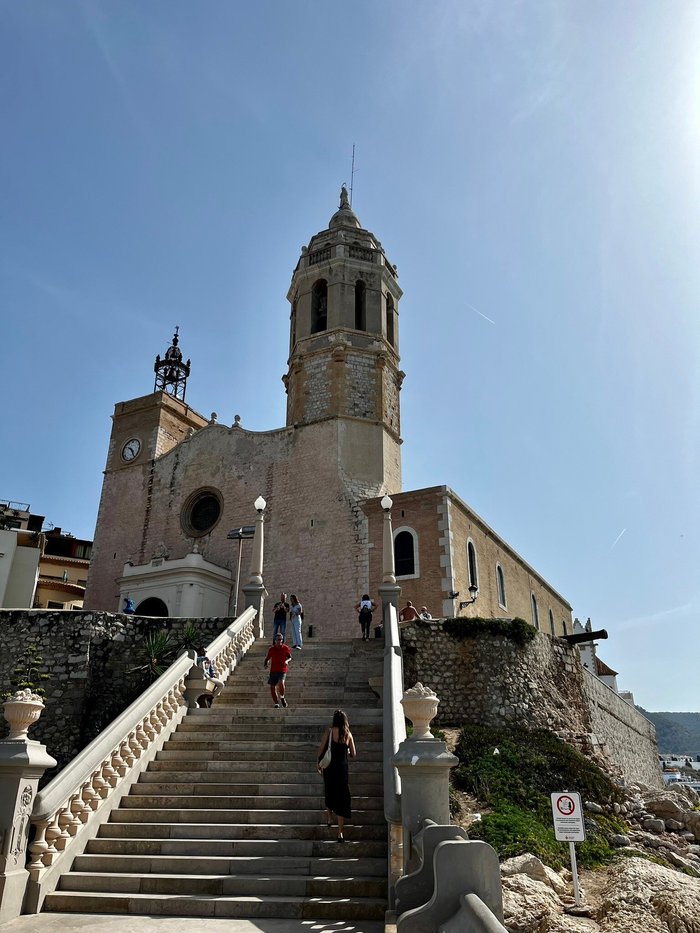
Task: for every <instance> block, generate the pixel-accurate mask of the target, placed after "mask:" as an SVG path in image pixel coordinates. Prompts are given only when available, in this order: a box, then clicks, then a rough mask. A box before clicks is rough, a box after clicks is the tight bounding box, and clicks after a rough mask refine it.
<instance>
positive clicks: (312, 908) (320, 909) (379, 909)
mask: <svg viewBox="0 0 700 933" xmlns="http://www.w3.org/2000/svg"><path fill="white" fill-rule="evenodd" d="M44 909H45V910H55V911H65V912H68V913H102V914H103V913H109V914H131V915H144V914H145V915H156V916H158V915H162V914H168V915H169V916H171V917H243V918H246V917H254V918H256V919H262V918H280V919H287V918H289V919H299V920H310V921H312V920H316V919H322V920H337V921H344V922H345V923H347V922H350V921H357V920H382V919H383V917H384V912H385V910H386V901H385V900H383V899H380V898H376V899H375V898H357V899H355V898H353V899H349V898H325V897H308V898H303V897H259V896H244V897H209V896H207V897H197V896H193V897H173V896H172V895H170V894H111V893H106V892H102V893H99V894H97V893H87V892H85V893H81V892H77V891H54V892H53V894H49V895H48V896H47V898H46V901H45V905H44ZM344 929H347V926H344Z"/></svg>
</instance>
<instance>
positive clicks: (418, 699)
mask: <svg viewBox="0 0 700 933" xmlns="http://www.w3.org/2000/svg"><path fill="white" fill-rule="evenodd" d="M439 702H440V700H439V699H438V697H437V696H436V694H435V693H433V691H432V690H431V689H430V687H424V686H423V684H421V683H418V684H416V685H415V687H411V689H410V690H406V692H405V693H404V695H403V698H402V700H401V705H402V706H403V711H404V715H405V716H406V719H410V720H411V722H412V723H413V735H412V736H411V738H412V739H433V738H435V736H434V735H433V734H432V732H431V731H430V722H431V720H433V719H434V718H435V716H436V714H437V708H438V703H439Z"/></svg>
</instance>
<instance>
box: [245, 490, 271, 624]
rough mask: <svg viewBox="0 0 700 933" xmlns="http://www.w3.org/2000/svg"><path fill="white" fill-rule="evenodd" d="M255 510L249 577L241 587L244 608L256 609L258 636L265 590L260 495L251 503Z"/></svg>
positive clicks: (263, 504)
mask: <svg viewBox="0 0 700 933" xmlns="http://www.w3.org/2000/svg"><path fill="white" fill-rule="evenodd" d="M253 505H254V507H255V511H256V512H257V513H258V515H257V518H256V519H255V531H254V533H253V553H252V554H251V558H250V577H249V579H248V583H247V584H246V585H245V586H243V587H241V589H242V590H243V596H244V597H245V605H246V609H247V608H248V607H249V606H253V607H254V608H255V609H257V611H258V638H262V636H263V605H264V603H265V597H266V596H267V590H266V589H265V584H264V583H263V576H262V572H263V545H264V530H263V529H264V512H265V506H266V505H267V502H265V500H264V499H263V497H262V496H258V498H257V499H256V500H255V502H254V503H253Z"/></svg>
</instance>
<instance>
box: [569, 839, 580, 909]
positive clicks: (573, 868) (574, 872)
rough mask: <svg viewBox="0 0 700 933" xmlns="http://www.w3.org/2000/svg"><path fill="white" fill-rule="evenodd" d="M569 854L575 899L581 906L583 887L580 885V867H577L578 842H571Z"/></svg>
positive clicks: (577, 904)
mask: <svg viewBox="0 0 700 933" xmlns="http://www.w3.org/2000/svg"><path fill="white" fill-rule="evenodd" d="M569 855H570V856H571V877H572V879H573V882H574V900H575V901H576V906H577V907H580V906H581V889H580V888H579V886H578V869H577V868H576V843H575V842H570V843H569Z"/></svg>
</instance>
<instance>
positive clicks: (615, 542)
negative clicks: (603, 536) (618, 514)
mask: <svg viewBox="0 0 700 933" xmlns="http://www.w3.org/2000/svg"><path fill="white" fill-rule="evenodd" d="M626 531H627V529H626V528H623V529H622V531H621V532H620V534H619V535H618V536H617V537H616V538H615V540H614V541H613V543H612V544H611V545H610V550H611V551H612V549H613V548H614V547H615V545H616V544H617V542H618V541H619V540H620V538H621V537H622V536H623V534H624V533H625V532H626ZM608 553H609V552H608Z"/></svg>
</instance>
